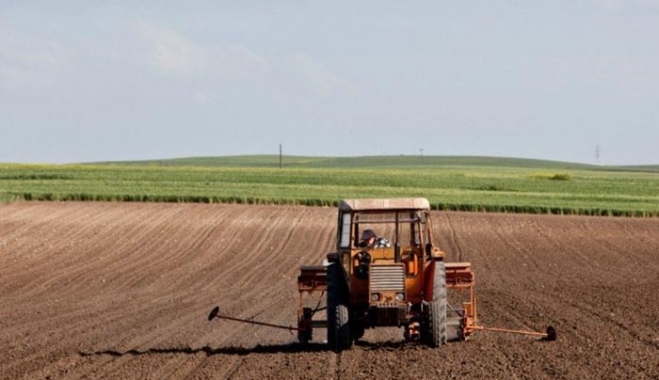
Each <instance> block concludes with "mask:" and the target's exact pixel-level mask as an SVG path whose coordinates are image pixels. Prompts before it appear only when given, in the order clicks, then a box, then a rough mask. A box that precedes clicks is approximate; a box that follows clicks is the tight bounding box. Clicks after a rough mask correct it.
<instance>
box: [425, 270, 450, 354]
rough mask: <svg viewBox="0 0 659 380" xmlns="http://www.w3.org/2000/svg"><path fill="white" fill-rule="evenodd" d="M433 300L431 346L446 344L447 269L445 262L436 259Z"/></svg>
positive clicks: (428, 338)
mask: <svg viewBox="0 0 659 380" xmlns="http://www.w3.org/2000/svg"><path fill="white" fill-rule="evenodd" d="M433 280H434V281H433V291H432V299H433V300H432V302H430V304H429V305H428V306H429V307H428V314H427V316H428V320H427V324H428V328H427V331H426V334H427V340H426V341H427V343H428V345H429V346H430V347H439V346H441V345H443V344H446V340H447V336H446V319H447V317H446V310H447V308H446V305H447V300H446V298H447V295H446V269H445V268H444V263H443V262H441V261H435V277H434V279H433Z"/></svg>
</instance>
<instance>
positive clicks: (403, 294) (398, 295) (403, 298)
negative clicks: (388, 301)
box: [396, 293, 405, 302]
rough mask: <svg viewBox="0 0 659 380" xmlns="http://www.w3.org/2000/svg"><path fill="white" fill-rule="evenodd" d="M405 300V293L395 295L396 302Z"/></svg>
mask: <svg viewBox="0 0 659 380" xmlns="http://www.w3.org/2000/svg"><path fill="white" fill-rule="evenodd" d="M404 300H405V293H396V301H399V302H400V301H404Z"/></svg>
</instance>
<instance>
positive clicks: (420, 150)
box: [419, 148, 423, 165]
mask: <svg viewBox="0 0 659 380" xmlns="http://www.w3.org/2000/svg"><path fill="white" fill-rule="evenodd" d="M419 155H420V156H421V165H423V148H421V149H419Z"/></svg>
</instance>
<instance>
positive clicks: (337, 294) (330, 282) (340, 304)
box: [327, 263, 352, 351]
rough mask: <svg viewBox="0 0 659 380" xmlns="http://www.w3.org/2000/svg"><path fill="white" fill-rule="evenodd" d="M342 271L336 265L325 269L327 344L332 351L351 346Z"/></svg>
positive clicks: (346, 297)
mask: <svg viewBox="0 0 659 380" xmlns="http://www.w3.org/2000/svg"><path fill="white" fill-rule="evenodd" d="M342 270H343V269H342V268H341V266H340V265H339V264H338V263H332V264H330V265H329V266H328V267H327V344H328V345H329V347H330V348H331V349H332V350H334V351H342V350H345V349H347V348H350V346H352V335H351V334H350V321H349V316H350V312H349V310H348V305H347V300H348V295H347V294H346V293H347V290H346V286H345V281H344V280H343V273H341V271H342Z"/></svg>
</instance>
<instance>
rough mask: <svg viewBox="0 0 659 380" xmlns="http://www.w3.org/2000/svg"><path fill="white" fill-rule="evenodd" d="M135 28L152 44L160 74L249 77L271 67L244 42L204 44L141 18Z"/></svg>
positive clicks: (150, 58)
mask: <svg viewBox="0 0 659 380" xmlns="http://www.w3.org/2000/svg"><path fill="white" fill-rule="evenodd" d="M134 29H135V31H136V32H137V34H138V35H139V36H140V37H141V39H142V40H143V41H144V42H145V43H146V45H147V47H148V57H147V59H148V62H149V64H150V65H151V66H152V67H153V68H154V69H155V70H156V71H157V72H158V73H160V74H163V75H175V76H191V75H211V76H219V77H221V78H223V79H245V78H248V77H250V76H252V75H255V74H257V73H259V72H261V71H263V70H265V69H266V68H267V67H268V60H267V59H265V58H263V57H261V56H259V55H258V54H256V53H254V52H252V51H251V50H249V49H248V48H247V47H245V46H244V45H242V44H219V45H218V44H201V43H197V42H195V41H193V40H191V39H189V38H186V37H185V36H184V35H183V34H182V33H180V32H178V31H177V30H175V29H173V28H170V27H167V26H163V25H160V24H157V23H154V22H150V21H144V20H140V21H137V22H136V23H135V26H134Z"/></svg>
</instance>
